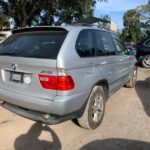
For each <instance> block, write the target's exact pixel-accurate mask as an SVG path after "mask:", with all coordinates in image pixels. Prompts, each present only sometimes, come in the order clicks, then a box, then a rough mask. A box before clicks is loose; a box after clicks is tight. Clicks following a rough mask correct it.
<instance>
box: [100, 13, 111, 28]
mask: <svg viewBox="0 0 150 150" xmlns="http://www.w3.org/2000/svg"><path fill="white" fill-rule="evenodd" d="M100 18H101V19H105V20H109V21H111V17H110V16H109V15H103V16H101V17H100ZM109 26H110V24H109V23H105V22H99V26H98V27H99V28H101V29H109Z"/></svg>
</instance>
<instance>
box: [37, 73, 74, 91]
mask: <svg viewBox="0 0 150 150" xmlns="http://www.w3.org/2000/svg"><path fill="white" fill-rule="evenodd" d="M38 77H39V80H40V84H41V86H42V87H43V88H45V89H51V90H60V91H68V90H72V89H74V87H75V84H74V81H73V79H72V77H71V76H50V75H43V74H39V75H38Z"/></svg>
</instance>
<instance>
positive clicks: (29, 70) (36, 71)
mask: <svg viewBox="0 0 150 150" xmlns="http://www.w3.org/2000/svg"><path fill="white" fill-rule="evenodd" d="M66 35H67V31H66V30H64V29H61V28H59V29H57V30H56V29H55V28H50V29H49V30H48V29H47V28H46V30H45V29H44V28H40V29H38V28H32V29H28V30H27V31H25V30H24V31H19V30H18V31H16V32H15V33H14V34H13V35H12V36H10V37H9V38H8V39H7V40H5V41H4V42H3V43H2V44H1V45H0V70H1V72H0V88H2V89H5V90H9V91H12V92H15V93H20V94H24V95H28V96H31V97H32V96H33V97H38V98H44V99H50V100H53V99H54V97H55V96H56V90H51V89H45V88H43V87H42V85H41V84H40V81H39V75H51V76H57V68H56V63H57V62H56V60H57V55H58V53H59V51H60V49H61V46H62V44H63V41H64V40H65V37H66Z"/></svg>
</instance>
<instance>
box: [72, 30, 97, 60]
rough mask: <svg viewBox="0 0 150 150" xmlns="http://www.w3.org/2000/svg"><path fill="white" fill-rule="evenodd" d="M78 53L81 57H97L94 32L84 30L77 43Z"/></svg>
mask: <svg viewBox="0 0 150 150" xmlns="http://www.w3.org/2000/svg"><path fill="white" fill-rule="evenodd" d="M75 47H76V51H77V53H78V54H79V56H80V57H93V56H95V46H94V36H93V30H83V31H81V32H80V33H79V36H78V38H77V41H76V46H75Z"/></svg>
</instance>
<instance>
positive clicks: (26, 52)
mask: <svg viewBox="0 0 150 150" xmlns="http://www.w3.org/2000/svg"><path fill="white" fill-rule="evenodd" d="M66 35H67V32H65V31H38V32H37V31H36V32H35V31H34V32H24V33H16V34H13V35H12V36H10V37H9V38H8V39H7V40H5V41H4V42H3V43H2V44H1V45H0V55H6V54H7V55H9V54H13V55H14V56H18V57H32V58H47V59H48V58H50V59H56V58H57V55H58V52H59V50H60V48H61V46H62V43H63V41H64V39H65V37H66Z"/></svg>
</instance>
